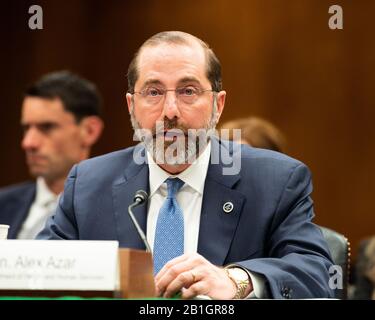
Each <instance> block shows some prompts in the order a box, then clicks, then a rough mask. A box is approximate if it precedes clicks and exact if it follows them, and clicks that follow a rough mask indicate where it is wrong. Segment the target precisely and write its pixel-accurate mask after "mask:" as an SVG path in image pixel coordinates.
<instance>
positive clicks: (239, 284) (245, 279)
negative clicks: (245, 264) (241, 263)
mask: <svg viewBox="0 0 375 320" xmlns="http://www.w3.org/2000/svg"><path fill="white" fill-rule="evenodd" d="M234 269H236V270H234ZM224 270H225V272H226V274H227V276H228V277H229V278H230V279H231V280H232V281H233V282H234V284H235V286H236V289H237V290H236V294H235V296H234V297H233V299H243V298H245V297H246V290H247V288H248V287H249V284H250V279H249V275H248V273H247V272H246V271H245V270H244V269H242V268H240V267H238V266H233V265H231V266H226V267H225V268H224ZM238 272H241V273H242V277H238V276H235V274H236V273H238Z"/></svg>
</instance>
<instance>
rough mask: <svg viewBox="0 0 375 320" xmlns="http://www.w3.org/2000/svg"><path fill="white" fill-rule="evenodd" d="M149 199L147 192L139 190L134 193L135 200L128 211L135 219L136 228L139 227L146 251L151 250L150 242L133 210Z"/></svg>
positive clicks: (138, 230) (139, 233)
mask: <svg viewBox="0 0 375 320" xmlns="http://www.w3.org/2000/svg"><path fill="white" fill-rule="evenodd" d="M147 199H148V194H147V192H146V191H143V190H138V191H137V192H136V193H135V195H134V199H133V201H134V202H133V203H132V204H131V205H130V206H129V207H128V213H129V216H130V218H131V219H132V221H133V224H134V226H135V228H136V229H137V232H138V235H139V236H140V237H141V239H142V241H143V243H144V244H145V246H146V252H151V247H150V245H149V244H148V241H147V238H146V236H145V234H144V232H143V231H142V229H141V227H140V226H139V224H138V221H137V219H136V218H135V217H134V214H133V211H132V209H133V208H135V207H137V206H139V205H141V204H142V203H145V202H146V201H147Z"/></svg>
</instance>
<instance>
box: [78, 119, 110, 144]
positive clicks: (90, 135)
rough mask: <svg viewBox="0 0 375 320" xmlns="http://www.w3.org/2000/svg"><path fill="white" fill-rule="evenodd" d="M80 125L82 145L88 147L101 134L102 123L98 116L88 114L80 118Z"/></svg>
mask: <svg viewBox="0 0 375 320" xmlns="http://www.w3.org/2000/svg"><path fill="white" fill-rule="evenodd" d="M80 127H81V138H82V143H83V146H84V147H88V148H90V147H91V146H92V145H94V144H95V142H96V141H97V140H98V139H99V137H100V135H101V134H102V131H103V128H104V123H103V120H102V119H100V118H99V117H98V116H88V117H85V118H83V119H82V120H81V122H80Z"/></svg>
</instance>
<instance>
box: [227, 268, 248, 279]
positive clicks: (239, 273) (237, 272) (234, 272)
mask: <svg viewBox="0 0 375 320" xmlns="http://www.w3.org/2000/svg"><path fill="white" fill-rule="evenodd" d="M228 271H229V272H230V275H231V276H232V277H233V278H235V279H236V280H240V281H248V280H249V276H248V275H247V273H246V271H244V270H242V269H240V268H231V269H229V270H228Z"/></svg>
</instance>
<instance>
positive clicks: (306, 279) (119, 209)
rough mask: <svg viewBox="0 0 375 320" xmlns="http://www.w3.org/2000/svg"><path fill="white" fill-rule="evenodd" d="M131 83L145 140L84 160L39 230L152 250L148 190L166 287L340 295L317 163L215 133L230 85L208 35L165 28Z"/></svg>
mask: <svg viewBox="0 0 375 320" xmlns="http://www.w3.org/2000/svg"><path fill="white" fill-rule="evenodd" d="M128 86H129V88H128V89H129V92H128V94H127V96H126V98H127V103H128V108H129V112H130V117H131V122H132V125H133V127H134V129H135V136H136V137H137V138H138V139H139V140H141V141H142V142H143V143H141V144H140V145H137V146H136V147H133V148H128V149H125V150H122V151H118V152H114V153H111V154H108V155H104V156H101V157H97V158H94V159H91V160H88V161H84V162H82V163H81V164H79V165H77V166H75V167H74V168H73V169H72V171H71V172H70V174H69V177H68V179H67V181H66V184H65V189H64V194H63V196H62V197H61V200H60V202H59V206H58V208H57V212H56V214H55V215H54V216H53V217H51V218H50V219H49V220H48V222H47V224H46V227H45V229H44V230H43V231H42V232H41V233H40V234H39V235H38V238H39V239H85V240H89V239H101V240H118V241H119V244H120V246H121V247H130V248H139V249H143V248H145V246H144V244H143V242H142V241H141V239H140V238H139V237H138V235H137V232H136V230H135V228H134V226H133V224H132V222H131V220H130V218H129V216H128V215H127V212H126V211H127V207H128V206H129V204H130V203H132V202H133V196H134V194H135V193H136V191H137V190H140V189H142V190H146V191H147V193H148V194H149V202H148V205H147V206H143V207H138V208H136V209H135V214H136V217H137V219H138V220H139V222H140V225H141V226H142V227H143V229H144V230H146V234H147V240H148V242H149V246H150V247H151V248H152V250H153V257H154V268H155V271H156V277H155V283H156V289H157V292H158V294H159V295H162V296H165V297H170V296H172V295H173V294H175V293H176V292H179V291H181V293H182V296H183V297H184V298H191V297H194V296H197V295H206V296H209V297H211V298H214V299H231V298H250V297H258V298H264V297H270V298H314V297H332V296H333V292H332V290H331V289H330V288H329V285H328V283H329V268H330V266H331V265H332V262H331V257H330V254H329V253H328V248H327V245H326V243H325V241H324V239H323V236H322V234H321V232H320V230H319V229H318V227H317V226H316V225H314V224H313V223H312V219H313V216H314V213H313V205H312V200H311V198H310V193H311V191H312V185H311V178H310V174H309V170H308V169H307V167H306V166H305V165H304V164H302V163H301V162H299V161H297V160H294V159H292V158H290V157H287V156H285V155H282V154H280V153H277V152H272V151H268V150H261V149H255V148H251V147H249V146H240V145H239V144H235V143H231V142H228V141H226V140H220V139H218V138H217V137H215V136H214V135H213V134H212V132H213V129H214V128H215V126H216V124H217V122H218V120H219V118H220V116H221V114H222V111H223V108H224V103H225V96H226V92H225V91H223V90H222V88H221V67H220V63H219V61H218V59H217V57H216V56H215V54H214V53H213V51H212V50H211V49H210V48H209V47H208V45H207V44H205V43H204V42H203V41H201V40H200V39H198V38H196V37H194V36H192V35H189V34H186V33H183V32H176V31H172V32H162V33H159V34H156V35H155V36H153V37H151V38H150V39H148V40H147V41H146V42H145V43H144V44H143V45H142V46H141V48H140V49H139V51H138V52H137V54H136V55H135V58H134V60H133V61H132V62H131V64H130V66H129V70H128ZM223 266H224V267H223Z"/></svg>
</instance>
